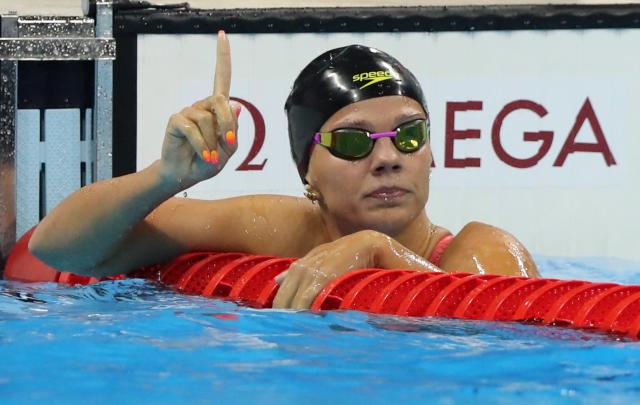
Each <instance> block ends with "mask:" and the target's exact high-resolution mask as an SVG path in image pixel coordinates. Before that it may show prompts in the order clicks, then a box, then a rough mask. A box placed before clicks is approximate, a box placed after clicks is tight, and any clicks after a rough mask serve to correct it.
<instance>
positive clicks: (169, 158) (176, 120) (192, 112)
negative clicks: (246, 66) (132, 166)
mask: <svg viewBox="0 0 640 405" xmlns="http://www.w3.org/2000/svg"><path fill="white" fill-rule="evenodd" d="M230 83H231V50H230V47H229V40H228V38H227V36H226V35H225V33H224V32H223V31H220V32H219V33H218V44H217V57H216V72H215V78H214V87H213V95H211V96H210V97H207V98H205V99H203V100H200V101H198V102H196V103H194V104H193V105H192V106H191V107H187V108H185V109H183V110H182V111H180V112H179V113H177V114H174V115H172V116H171V118H170V119H169V123H168V125H167V130H166V132H165V136H164V142H163V145H162V158H161V161H160V165H161V169H160V172H161V175H162V178H163V180H164V181H166V182H169V183H171V184H174V185H175V186H176V187H178V188H179V189H185V188H188V187H190V186H192V185H194V184H196V183H198V182H200V181H203V180H206V179H208V178H211V177H213V176H215V175H217V174H218V173H219V172H220V171H221V170H222V168H224V166H225V164H226V163H227V161H228V160H229V158H230V157H231V156H232V155H233V154H234V152H235V151H236V149H237V148H238V143H237V138H236V134H237V131H238V117H237V116H238V114H239V113H240V105H236V106H233V107H232V106H230V105H229V87H230Z"/></svg>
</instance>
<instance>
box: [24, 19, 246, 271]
mask: <svg viewBox="0 0 640 405" xmlns="http://www.w3.org/2000/svg"><path fill="white" fill-rule="evenodd" d="M230 82H231V55H230V48H229V41H228V40H227V37H226V36H225V35H224V33H223V32H222V31H221V32H220V33H219V34H218V44H217V56H216V71H215V77H214V89H213V95H212V96H210V97H207V98H205V99H203V100H201V101H198V102H196V103H195V104H193V105H192V106H190V107H187V108H185V109H183V110H182V111H181V112H180V113H177V114H174V115H173V116H171V118H170V119H169V123H168V125H167V129H166V132H165V136H164V141H163V145H162V157H161V159H160V160H159V161H157V162H155V163H154V164H152V165H151V166H150V167H149V168H147V169H145V170H143V171H142V172H140V173H135V174H132V175H129V176H124V177H121V178H118V179H113V180H105V181H102V182H99V183H97V184H93V185H90V186H88V187H85V188H84V189H82V190H79V191H77V192H76V193H74V194H73V195H71V196H70V197H68V198H67V199H66V200H64V201H63V202H62V203H61V204H60V205H59V206H58V207H57V208H56V209H54V210H53V211H52V212H51V213H50V214H49V215H48V216H47V218H45V219H44V220H43V221H42V223H41V224H40V225H39V226H38V228H37V230H36V232H35V233H34V234H33V237H32V238H31V241H30V243H29V249H30V250H31V252H32V253H33V254H34V255H36V256H37V257H39V258H41V259H42V260H43V261H45V262H46V263H47V264H50V265H52V266H53V267H56V268H57V269H59V270H63V271H73V272H79V273H88V274H96V275H98V274H100V273H105V272H110V271H111V266H109V265H107V264H108V263H110V260H111V259H112V258H113V257H114V256H115V255H116V254H117V253H118V252H119V251H122V248H123V244H124V243H126V242H132V235H134V236H135V235H136V234H141V233H142V234H143V233H145V231H146V232H147V234H149V233H153V232H150V231H149V228H152V227H153V223H152V221H149V222H147V223H142V220H143V219H144V218H145V217H146V216H147V215H148V214H149V213H151V211H152V210H154V208H156V207H157V206H158V205H159V204H161V203H162V202H163V201H165V200H167V199H168V198H169V197H170V196H171V195H174V194H176V193H178V192H180V191H182V190H184V189H186V188H188V187H190V186H192V185H194V184H196V183H198V182H200V181H203V180H206V179H209V178H211V177H214V176H216V175H217V174H218V173H219V172H220V171H221V170H222V169H223V168H224V166H225V164H226V162H227V161H228V159H229V158H230V157H231V155H233V153H234V152H235V151H236V149H237V141H236V134H237V114H238V113H239V109H238V107H236V108H232V107H231V106H230V105H229V86H230ZM168 205H169V206H171V203H169V204H168ZM165 215H170V214H165ZM152 216H153V213H152V214H150V217H152ZM150 219H151V218H150ZM161 232H162V231H161V230H160V231H157V232H156V236H158V235H161ZM157 239H162V240H163V241H164V244H159V245H158V246H157V247H156V249H167V250H166V251H163V252H162V253H158V254H156V255H155V256H152V257H154V258H159V257H165V256H167V255H168V254H175V253H178V252H179V251H180V250H181V246H180V241H179V240H173V235H164V238H159V237H156V240H157ZM133 240H134V239H133ZM149 241H152V242H153V241H154V240H153V238H151V239H149V238H147V240H145V242H146V243H147V244H148V243H149ZM133 262H134V263H135V261H133ZM122 270H123V269H120V271H122Z"/></svg>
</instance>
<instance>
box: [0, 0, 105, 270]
mask: <svg viewBox="0 0 640 405" xmlns="http://www.w3.org/2000/svg"><path fill="white" fill-rule="evenodd" d="M112 10H113V7H112V1H111V0H108V1H107V0H98V1H96V4H95V17H89V16H85V17H42V16H37V17H36V16H18V15H16V14H11V15H2V16H1V17H0V24H1V36H0V269H2V267H4V262H5V260H6V257H7V255H8V253H9V250H10V249H11V247H12V246H13V245H14V244H15V241H16V238H19V237H20V236H21V235H22V234H23V233H24V232H26V231H27V230H28V229H29V228H31V227H32V226H34V225H35V224H37V223H38V222H39V221H40V219H41V218H42V217H43V216H44V215H46V213H47V212H49V211H50V210H51V209H53V208H54V207H55V206H56V205H57V204H58V203H60V201H62V200H63V199H64V198H65V197H66V196H67V195H69V194H70V193H72V192H74V191H75V190H77V189H78V188H80V187H82V186H84V185H85V184H89V183H91V182H94V181H96V180H101V179H107V178H111V177H112V113H113V109H112V95H113V83H112V81H113V60H114V59H115V54H116V46H115V40H114V39H113V30H112V25H113V11H112ZM52 72H58V74H53V73H52ZM50 73H51V74H50ZM87 78H88V79H89V80H86V79H87ZM83 79H84V80H83ZM78 81H80V82H81V83H78ZM67 93H68V94H67ZM87 99H88V101H87ZM83 100H84V101H83Z"/></svg>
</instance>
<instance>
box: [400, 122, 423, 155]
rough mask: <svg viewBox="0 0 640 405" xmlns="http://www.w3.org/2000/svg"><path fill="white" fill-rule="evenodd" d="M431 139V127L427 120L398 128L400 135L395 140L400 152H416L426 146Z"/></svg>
mask: <svg viewBox="0 0 640 405" xmlns="http://www.w3.org/2000/svg"><path fill="white" fill-rule="evenodd" d="M428 138H429V127H428V126H427V122H426V121H425V120H417V121H413V122H410V123H408V124H405V125H403V126H401V127H400V128H398V134H397V135H396V136H395V138H394V139H393V142H394V143H395V144H396V147H397V148H398V150H400V151H402V152H415V151H417V150H418V149H420V148H421V147H422V145H424V144H425V142H426V141H427V139H428Z"/></svg>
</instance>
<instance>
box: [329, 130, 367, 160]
mask: <svg viewBox="0 0 640 405" xmlns="http://www.w3.org/2000/svg"><path fill="white" fill-rule="evenodd" d="M372 146H373V140H372V139H371V138H369V136H368V135H367V133H366V132H364V131H358V130H353V129H339V130H337V131H334V132H333V136H332V142H331V149H332V151H333V152H335V153H336V154H338V155H339V156H341V157H345V158H348V159H354V158H355V159H357V158H361V157H363V156H366V155H367V154H369V152H371V149H372Z"/></svg>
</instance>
